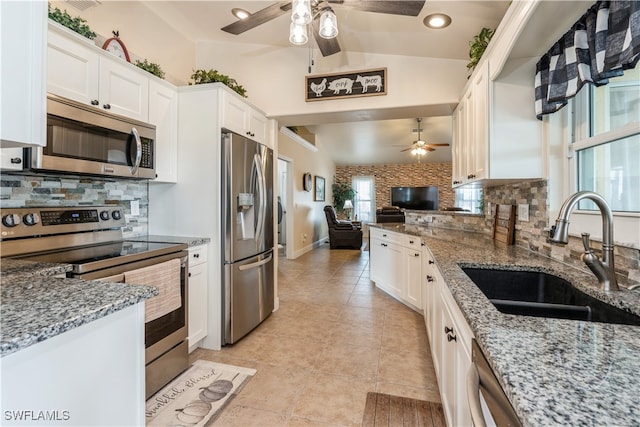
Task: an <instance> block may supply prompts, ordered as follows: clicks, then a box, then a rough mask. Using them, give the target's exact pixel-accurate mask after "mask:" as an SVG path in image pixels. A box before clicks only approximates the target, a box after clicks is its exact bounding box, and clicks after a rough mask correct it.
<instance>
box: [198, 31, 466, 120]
mask: <svg viewBox="0 0 640 427" xmlns="http://www.w3.org/2000/svg"><path fill="white" fill-rule="evenodd" d="M316 51H317V50H316ZM308 57H309V50H308V48H296V47H294V46H290V47H287V48H273V47H266V46H263V45H251V44H240V43H217V42H205V41H201V42H198V43H197V47H196V68H198V69H200V68H203V69H210V68H214V69H217V70H218V71H219V72H221V73H222V74H226V75H229V76H231V77H233V78H234V79H236V81H237V82H238V84H241V85H242V86H244V87H245V88H246V89H247V95H248V97H249V100H250V101H251V103H253V104H255V105H256V106H258V107H260V108H261V109H262V110H264V111H265V112H266V113H267V115H268V116H270V117H278V116H287V115H301V114H314V113H326V112H336V111H338V112H340V111H358V110H365V109H382V108H400V107H407V106H420V105H440V104H457V102H458V97H459V95H460V94H461V90H462V88H463V87H464V85H465V84H466V82H467V68H466V62H467V61H462V60H448V59H435V58H417V57H409V56H400V55H372V54H362V53H354V52H349V53H346V52H341V53H338V54H335V55H332V56H329V57H326V58H323V57H322V56H320V55H319V54H318V56H317V57H316V60H315V63H316V66H315V67H314V69H313V70H312V73H311V74H323V73H337V72H341V71H344V72H347V71H348V72H352V71H357V70H363V69H374V68H385V67H386V68H387V80H388V81H387V94H386V95H382V96H370V97H359V98H353V99H334V100H327V101H317V102H305V76H306V75H307V71H308V69H307V67H308ZM296 124H305V123H296Z"/></svg>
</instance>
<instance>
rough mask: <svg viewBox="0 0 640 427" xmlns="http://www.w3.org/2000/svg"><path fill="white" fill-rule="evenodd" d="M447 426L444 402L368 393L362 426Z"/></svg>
mask: <svg viewBox="0 0 640 427" xmlns="http://www.w3.org/2000/svg"><path fill="white" fill-rule="evenodd" d="M387 426H389V427H392V426H393V427H395V426H404V427H413V426H418V427H445V426H446V422H445V419H444V412H443V410H442V404H440V403H434V402H426V401H424V400H416V399H409V398H406V397H399V396H391V395H389V394H382V393H373V392H369V393H367V402H366V404H365V408H364V416H363V417H362V427H387Z"/></svg>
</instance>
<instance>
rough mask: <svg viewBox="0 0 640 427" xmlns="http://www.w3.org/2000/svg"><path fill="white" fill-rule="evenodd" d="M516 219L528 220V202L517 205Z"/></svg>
mask: <svg viewBox="0 0 640 427" xmlns="http://www.w3.org/2000/svg"><path fill="white" fill-rule="evenodd" d="M518 219H519V220H520V221H524V222H529V204H528V203H522V204H519V205H518Z"/></svg>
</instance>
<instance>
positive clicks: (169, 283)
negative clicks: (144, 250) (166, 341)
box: [124, 258, 182, 323]
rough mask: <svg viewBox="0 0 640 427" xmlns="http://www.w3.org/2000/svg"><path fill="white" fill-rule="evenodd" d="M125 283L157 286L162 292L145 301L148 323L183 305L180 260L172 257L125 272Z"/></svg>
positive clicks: (145, 317) (145, 318) (145, 319)
mask: <svg viewBox="0 0 640 427" xmlns="http://www.w3.org/2000/svg"><path fill="white" fill-rule="evenodd" d="M124 281H125V283H129V284H132V285H146V286H155V287H157V288H158V289H159V290H160V293H159V294H158V295H156V296H155V297H153V298H150V299H148V300H147V301H146V302H145V309H144V311H145V313H144V321H145V323H148V322H150V321H152V320H155V319H157V318H159V317H162V316H164V315H165V314H167V313H171V312H172V311H173V310H177V309H178V308H180V306H181V305H182V299H181V297H180V260H179V259H177V258H176V259H172V260H169V261H165V262H163V263H160V264H155V265H151V266H149V267H144V268H139V269H137V270H131V271H128V272H126V273H125V274H124Z"/></svg>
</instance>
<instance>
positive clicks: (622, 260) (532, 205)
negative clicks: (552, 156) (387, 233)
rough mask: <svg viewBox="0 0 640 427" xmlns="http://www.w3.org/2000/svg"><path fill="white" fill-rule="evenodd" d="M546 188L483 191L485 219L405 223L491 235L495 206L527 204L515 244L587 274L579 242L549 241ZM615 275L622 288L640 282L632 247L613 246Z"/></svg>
mask: <svg viewBox="0 0 640 427" xmlns="http://www.w3.org/2000/svg"><path fill="white" fill-rule="evenodd" d="M547 190H548V184H547V181H546V180H537V181H524V182H519V183H515V184H505V185H500V186H496V187H488V188H485V192H484V205H485V208H486V209H485V213H484V215H469V214H458V213H450V212H446V213H424V214H417V213H410V214H408V215H407V217H406V218H407V222H408V223H423V222H424V217H425V216H430V217H431V220H432V224H433V225H436V226H439V227H448V228H453V229H457V230H468V231H475V232H480V233H484V234H488V235H491V234H493V217H492V215H491V213H492V212H495V211H494V210H493V208H492V207H493V206H495V205H496V204H513V205H518V204H528V205H529V221H528V222H526V221H521V220H520V219H519V218H517V217H516V226H515V229H516V230H515V244H516V245H518V246H521V247H523V248H526V249H529V250H531V251H533V252H537V253H539V254H541V255H544V256H547V257H549V258H553V259H556V260H559V261H562V262H565V263H567V264H569V265H572V266H574V267H576V268H579V269H581V270H585V271H589V270H588V268H587V267H586V266H585V264H584V263H583V262H582V260H581V259H580V256H581V255H582V253H583V252H584V249H583V247H582V241H581V240H580V239H579V238H576V237H572V236H570V237H569V244H567V245H564V246H563V245H555V244H554V245H552V244H551V243H549V242H548V241H547V238H548V218H547V217H548V211H549V210H548V202H547V200H548V197H547ZM592 247H593V249H594V250H595V252H596V253H597V254H598V256H600V257H601V256H602V253H601V243H600V242H597V241H592ZM615 260H616V273H617V277H618V280H619V281H620V283H622V284H627V283H628V282H629V281H634V282H640V250H638V249H636V248H632V247H624V246H620V245H616V247H615Z"/></svg>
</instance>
